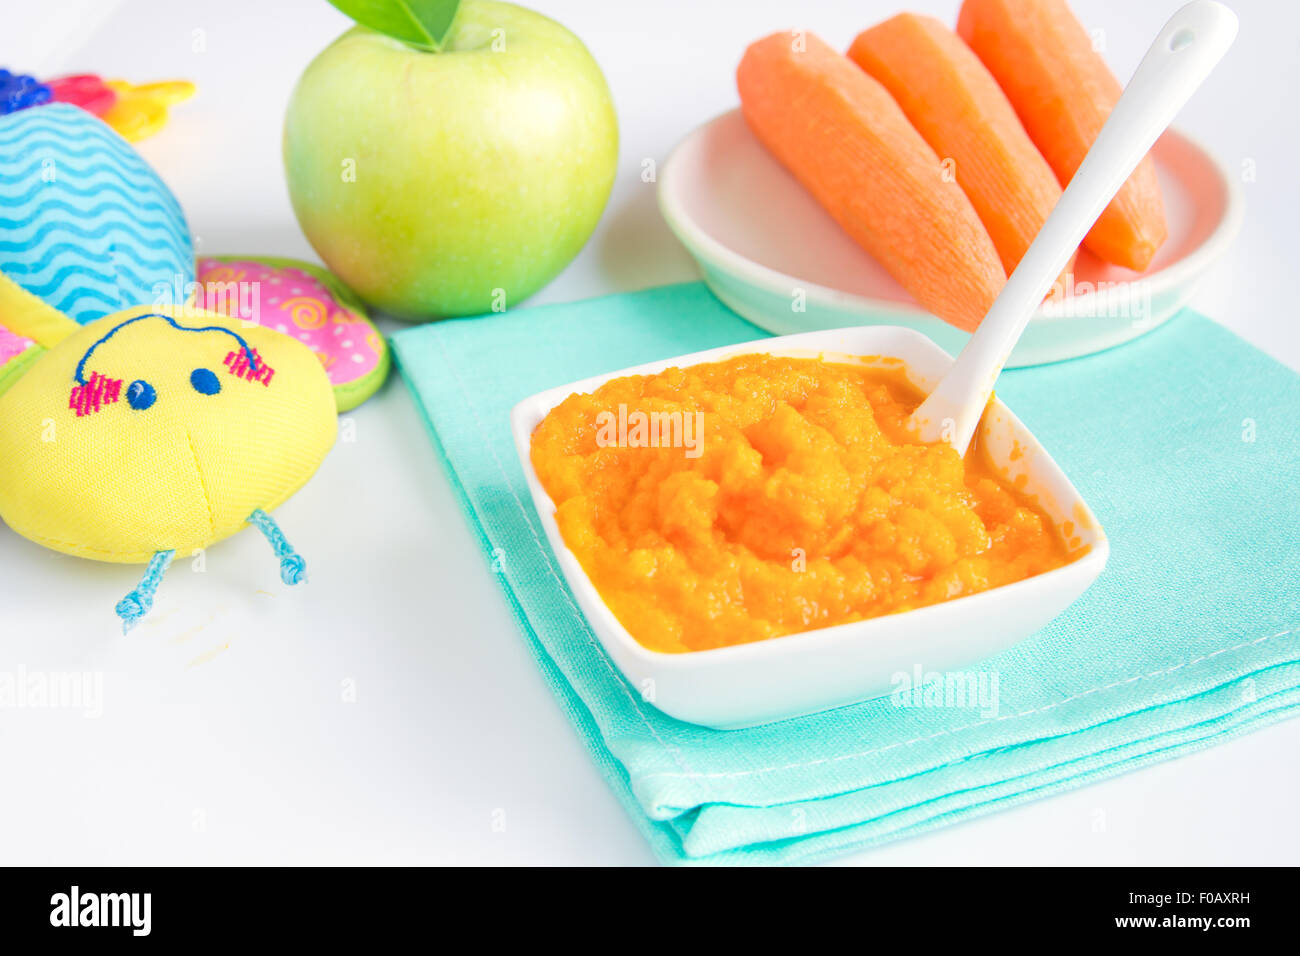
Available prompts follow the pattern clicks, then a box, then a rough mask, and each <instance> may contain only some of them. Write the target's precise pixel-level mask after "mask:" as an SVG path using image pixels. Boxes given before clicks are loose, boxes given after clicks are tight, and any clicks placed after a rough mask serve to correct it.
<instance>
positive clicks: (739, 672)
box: [510, 326, 1110, 730]
mask: <svg viewBox="0 0 1300 956" xmlns="http://www.w3.org/2000/svg"><path fill="white" fill-rule="evenodd" d="M755 352H765V353H769V354H774V355H787V356H804V357H816V356H818V355H825V356H826V357H827V358H832V359H837V360H842V361H853V360H854V358H852V357H855V356H893V357H896V358H899V359H902V360H903V362H904V364H905V366H906V368H907V373H908V377H909V378H910V379H911V380H912V382H913V384H915V385H916V386H918V387H919V388H921V389H922V390H923V391H925V392H929V391H930V389H932V388H933V387H934V386H935V384H936V383H937V382H938V381H939V379H940V378H941V377H942V375H943V373H944V372H945V371H947V369H948V367H949V366H950V365H951V364H952V358H951V357H950V356H949V355H947V354H946V353H944V352H943V350H941V349H940V348H939V347H938V346H936V345H935V344H934V343H933V342H931V341H930V340H929V339H927V338H926V337H925V336H923V335H921V334H919V333H917V332H915V331H912V330H910V329H905V328H899V327H897V326H873V327H868V328H855V329H837V330H830V331H825V332H809V333H805V334H803V335H791V336H785V337H781V338H773V339H766V340H763V341H761V342H749V343H742V344H740V345H732V346H727V347H725V348H720V349H712V350H710V351H707V352H697V353H695V354H693V355H684V356H680V357H678V358H675V359H672V360H670V361H667V362H652V363H650V364H648V365H639V366H637V367H636V368H630V369H623V370H622V371H618V372H611V373H609V374H608V375H601V376H598V377H596V378H589V379H585V380H584V381H581V382H574V383H572V384H570V385H564V386H561V387H559V388H552V389H548V390H547V391H545V392H539V393H538V394H536V395H533V396H531V397H530V398H526V399H524V400H523V401H522V402H520V403H519V404H518V405H516V406H515V408H514V410H513V411H512V412H511V416H510V423H511V428H512V431H513V433H514V438H515V447H516V450H517V451H518V454H519V460H520V462H521V463H522V465H523V468H524V474H525V475H526V476H527V478H528V487H529V490H530V491H531V492H532V496H533V504H534V505H536V507H537V513H538V514H539V515H540V516H541V519H542V526H543V527H544V528H545V529H546V536H547V538H548V539H549V540H550V542H551V548H552V549H553V550H554V552H555V554H556V557H557V558H558V560H559V565H560V569H561V570H562V571H563V573H564V578H565V580H566V581H567V582H568V585H569V589H570V590H571V591H572V592H573V595H574V597H575V598H577V601H578V605H579V606H580V607H581V609H582V612H583V614H584V615H585V616H586V618H587V622H588V624H590V626H591V629H592V631H593V633H594V634H595V635H596V637H597V639H599V641H600V643H601V645H602V646H603V647H604V648H605V651H606V652H607V653H608V654H609V656H610V657H611V658H612V659H613V661H614V663H615V664H616V665H617V666H618V668H619V670H620V671H622V673H623V675H624V676H625V677H626V678H627V679H628V681H630V682H631V684H632V686H633V687H634V688H635V689H636V692H637V693H640V694H643V695H644V696H645V697H646V699H647V700H648V702H649V703H651V704H653V705H654V706H655V707H658V708H659V709H660V710H662V711H663V712H664V713H666V714H669V715H670V716H673V717H676V718H678V719H680V720H685V721H689V722H691V723H696V724H703V725H705V726H707V727H715V728H718V729H724V730H725V729H731V728H735V727H748V726H752V725H754V724H762V723H767V722H769V721H773V720H780V719H782V718H785V717H794V716H798V715H801V714H809V713H816V712H817V711H821V710H828V709H830V708H832V707H839V706H842V705H844V704H850V703H854V702H855V701H860V700H868V699H870V698H872V697H881V696H884V695H886V694H889V693H890V692H891V691H892V690H893V689H894V688H895V677H896V675H899V674H907V675H910V674H912V673H913V672H914V670H915V669H916V668H917V667H918V666H919V667H921V668H922V670H923V671H924V672H925V673H927V674H928V673H930V672H935V671H937V672H940V673H944V672H952V671H959V670H962V669H964V668H966V667H968V666H969V665H971V664H973V663H975V662H976V661H979V660H982V659H984V658H986V657H989V656H991V655H993V654H996V653H998V652H999V651H1002V650H1004V649H1006V648H1008V647H1010V646H1011V645H1013V644H1015V643H1017V642H1019V641H1021V640H1023V639H1024V638H1026V637H1028V636H1029V635H1031V634H1033V633H1034V632H1035V631H1037V630H1038V629H1039V628H1041V627H1043V626H1044V625H1045V624H1047V622H1048V621H1050V620H1051V619H1052V618H1054V617H1056V615H1058V614H1060V613H1061V612H1062V611H1064V610H1065V609H1066V608H1067V607H1069V605H1070V604H1071V603H1073V602H1074V600H1075V599H1076V598H1077V597H1078V596H1079V595H1080V594H1082V593H1083V592H1084V591H1085V590H1086V589H1087V588H1088V586H1089V585H1090V584H1092V582H1093V581H1094V580H1095V579H1096V577H1097V575H1098V574H1100V573H1101V570H1102V568H1103V567H1104V566H1105V564H1106V558H1107V555H1108V554H1109V550H1110V549H1109V545H1108V544H1107V542H1106V535H1105V534H1104V533H1103V532H1102V530H1101V526H1100V525H1099V524H1098V523H1097V520H1096V518H1095V517H1093V514H1092V512H1091V511H1090V510H1089V509H1088V506H1087V505H1086V504H1085V503H1084V501H1083V499H1082V498H1080V497H1079V493H1078V492H1077V491H1076V490H1075V489H1074V486H1073V485H1071V484H1070V481H1069V479H1068V478H1066V477H1065V475H1064V474H1063V473H1062V472H1061V469H1060V468H1059V467H1058V466H1057V464H1056V462H1054V461H1053V460H1052V459H1051V457H1050V456H1049V455H1048V454H1047V452H1046V451H1044V450H1043V448H1042V446H1041V445H1039V444H1038V442H1037V441H1035V440H1034V437H1033V436H1032V435H1030V434H1029V432H1028V431H1027V430H1026V429H1025V426H1024V425H1022V424H1021V423H1020V421H1019V420H1018V419H1017V418H1016V417H1015V416H1014V415H1012V414H1011V412H1010V411H1008V410H1007V408H1006V406H1004V405H1003V404H1002V403H1001V402H1000V401H995V402H994V403H993V406H992V408H991V409H990V411H989V412H988V413H986V414H985V416H984V421H983V423H982V424H981V435H982V439H983V441H984V442H985V447H986V448H987V449H988V450H989V454H990V457H991V459H992V461H993V464H994V466H995V468H997V470H998V471H999V472H1000V473H1002V474H1003V475H1004V477H1007V478H1008V479H1011V480H1014V479H1017V477H1018V476H1020V475H1024V476H1025V485H1024V490H1025V491H1026V492H1027V493H1028V494H1030V495H1033V496H1035V497H1036V499H1037V501H1038V503H1039V505H1040V506H1041V507H1042V508H1043V509H1044V510H1045V511H1046V512H1047V514H1048V515H1049V517H1050V518H1051V519H1052V521H1054V522H1055V523H1056V524H1057V526H1058V527H1062V528H1063V529H1064V528H1068V535H1069V537H1070V539H1071V543H1073V544H1076V545H1078V546H1086V547H1087V548H1088V549H1089V550H1088V552H1087V553H1086V554H1084V555H1083V556H1082V557H1080V558H1079V559H1078V560H1076V561H1074V562H1073V563H1071V564H1067V565H1066V566H1064V567H1062V568H1057V569H1056V570H1054V571H1049V572H1047V573H1046V574H1040V575H1038V576H1036V577H1032V578H1028V579H1026V580H1024V581H1018V582H1016V583H1015V584H1011V585H1007V586H1005V587H1000V588H994V589H993V590H990V591H984V592H982V593H980V594H973V595H970V596H969V597H963V598H958V599H956V600H954V601H947V602H945V603H943V604H936V605H932V606H930V607H924V608H919V609H917V610H915V611H906V612H903V613H900V614H892V615H887V616H885V617H877V618H872V619H871V620H867V621H858V622H855V623H852V624H841V625H837V626H835V627H827V628H821V629H819V630H814V631H806V632H804V633H802V634H791V635H788V636H786V637H778V638H773V639H772V640H767V641H759V642H757V643H753V644H741V645H738V646H735V647H724V648H718V649H715V650H707V651H694V652H689V653H684V654H664V653H660V652H658V651H652V650H649V649H647V648H645V647H643V646H641V645H640V644H638V643H637V641H636V640H635V638H633V637H632V635H631V634H629V633H628V631H627V629H626V628H625V627H623V625H622V624H620V623H619V621H618V619H617V618H616V617H615V616H614V614H613V612H612V611H610V609H609V608H608V607H607V606H606V605H605V602H604V601H603V600H602V599H601V597H600V595H599V594H598V593H597V591H596V588H595V586H594V585H593V584H592V583H591V580H590V579H589V578H588V577H587V574H586V572H585V571H584V570H583V569H582V565H581V564H579V562H578V559H577V557H575V556H574V554H573V552H572V551H570V550H569V548H568V546H567V545H565V543H564V539H563V538H562V537H561V536H560V530H559V527H558V526H557V525H556V522H555V505H554V503H553V502H552V501H551V499H550V496H549V495H547V493H546V491H545V489H543V488H542V485H541V482H540V481H538V479H537V473H536V471H534V469H533V464H532V459H531V457H530V455H529V445H530V442H531V439H532V434H533V431H534V429H536V428H537V426H538V424H540V423H541V421H542V419H543V418H545V417H546V415H547V413H548V412H550V410H551V409H552V408H554V407H555V406H556V405H558V404H559V403H560V402H562V401H563V400H564V399H565V398H567V397H568V396H569V395H571V394H573V393H574V392H591V391H594V390H595V389H597V388H599V387H600V386H601V385H602V384H604V383H605V382H607V381H608V380H609V379H611V378H617V377H619V376H623V375H650V374H654V373H656V372H661V371H663V370H664V369H665V368H669V367H670V366H674V365H676V366H687V365H695V364H698V363H700V362H718V361H722V360H725V359H728V358H731V357H732V356H735V355H744V354H751V353H755ZM1067 523H1068V525H1067ZM1075 538H1077V539H1078V540H1077V542H1076V541H1074V540H1073V539H1075Z"/></svg>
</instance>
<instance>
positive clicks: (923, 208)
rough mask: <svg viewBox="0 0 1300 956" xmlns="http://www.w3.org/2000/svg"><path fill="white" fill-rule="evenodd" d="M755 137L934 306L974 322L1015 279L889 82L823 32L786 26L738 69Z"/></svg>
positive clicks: (954, 319)
mask: <svg viewBox="0 0 1300 956" xmlns="http://www.w3.org/2000/svg"><path fill="white" fill-rule="evenodd" d="M736 84H737V86H738V87H739V89H740V103H741V107H742V109H743V112H744V115H745V119H746V121H747V122H748V123H749V127H750V129H752V130H753V131H754V135H755V136H757V137H758V139H759V140H760V141H761V142H762V143H763V145H764V146H766V147H767V148H768V150H769V151H770V152H771V153H772V154H773V155H774V156H775V157H776V158H777V159H778V160H779V161H780V162H781V163H782V164H783V165H784V166H785V167H786V168H787V169H788V170H790V172H791V173H792V174H793V175H794V176H795V178H796V179H798V180H799V182H801V183H802V184H803V185H804V187H805V188H806V189H807V190H808V191H809V192H810V193H812V195H813V196H814V197H815V198H816V199H817V201H818V202H819V203H821V205H822V206H823V208H825V209H826V211H827V212H829V213H830V214H831V215H832V216H833V217H834V218H835V220H836V221H837V222H838V223H839V224H840V225H841V226H842V227H843V228H844V230H845V231H846V232H848V234H849V235H850V236H852V237H853V239H854V240H856V241H857V242H858V243H859V244H860V245H861V246H862V247H863V248H864V249H866V250H867V252H869V253H871V255H872V256H874V257H875V258H876V259H877V260H879V261H880V263H881V264H882V265H883V266H884V267H885V268H886V269H887V270H889V273H890V274H891V275H893V276H894V278H895V279H897V280H898V282H899V283H900V284H901V285H902V286H903V288H905V289H906V290H907V291H908V292H909V293H911V294H912V296H913V297H914V298H915V299H916V300H917V302H919V303H920V304H921V305H922V306H924V307H925V308H926V309H927V310H929V311H930V312H933V313H934V314H935V315H937V316H939V317H940V318H942V319H945V320H947V321H948V322H951V323H952V324H953V325H956V326H958V327H959V328H962V329H966V330H968V331H969V330H972V329H974V328H975V327H976V326H977V325H979V322H980V319H982V318H983V317H984V313H985V312H987V311H988V308H989V306H990V305H992V303H993V300H994V298H996V297H997V294H998V292H999V290H1001V288H1002V286H1003V284H1004V283H1005V282H1006V273H1005V272H1004V271H1003V269H1002V263H1001V261H1000V260H999V259H998V254H997V250H996V249H995V248H994V246H993V240H992V239H990V238H989V234H988V230H987V229H985V228H984V224H983V223H981V222H980V219H979V216H978V215H977V214H976V212H975V209H974V207H973V206H972V205H971V203H970V200H969V199H968V198H967V197H966V194H965V193H964V192H962V189H961V186H959V185H958V184H957V183H956V182H953V181H952V177H950V176H945V175H944V169H943V166H942V164H941V162H940V160H939V157H938V155H936V153H935V151H934V150H933V149H931V148H930V146H929V145H928V144H927V143H926V142H925V140H924V139H922V138H921V134H920V133H918V132H917V131H916V130H915V129H914V128H913V127H912V124H911V123H909V122H908V121H907V117H906V116H904V115H903V111H902V110H901V109H899V106H898V104H897V103H895V102H894V99H893V97H891V96H890V95H889V92H888V91H887V90H886V89H885V88H884V87H883V86H881V85H880V84H879V83H877V82H876V81H875V80H873V79H872V78H871V77H869V76H868V75H867V74H866V73H864V72H863V71H862V70H860V69H858V68H857V67H856V66H854V65H853V63H852V62H850V61H849V59H848V58H847V57H845V56H842V55H841V54H839V53H837V52H836V51H835V50H833V49H831V48H830V47H829V46H827V45H826V44H825V43H824V42H823V41H822V40H821V39H819V38H818V37H816V36H813V35H812V34H810V33H809V34H805V33H788V32H787V33H775V34H772V35H771V36H769V37H765V38H764V39H762V40H759V41H758V42H756V43H754V44H752V45H751V46H750V47H749V49H748V50H746V51H745V56H744V58H743V59H742V60H741V61H740V68H739V69H738V70H737V71H736Z"/></svg>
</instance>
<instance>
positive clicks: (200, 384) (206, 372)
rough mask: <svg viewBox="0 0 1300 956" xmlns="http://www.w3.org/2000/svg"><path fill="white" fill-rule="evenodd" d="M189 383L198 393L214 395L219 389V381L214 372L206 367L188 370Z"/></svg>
mask: <svg viewBox="0 0 1300 956" xmlns="http://www.w3.org/2000/svg"><path fill="white" fill-rule="evenodd" d="M190 384H191V385H193V386H194V391H196V392H198V393H199V394H200V395H215V394H217V392H219V391H221V382H220V380H219V379H218V378H217V375H216V373H215V372H213V371H212V370H211V369H207V368H196V369H195V370H194V371H192V372H190Z"/></svg>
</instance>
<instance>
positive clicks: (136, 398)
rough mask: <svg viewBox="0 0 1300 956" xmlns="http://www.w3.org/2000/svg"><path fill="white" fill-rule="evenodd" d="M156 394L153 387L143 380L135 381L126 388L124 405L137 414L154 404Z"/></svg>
mask: <svg viewBox="0 0 1300 956" xmlns="http://www.w3.org/2000/svg"><path fill="white" fill-rule="evenodd" d="M157 397H158V393H157V392H155V391H154V390H153V386H152V385H150V384H149V383H148V382H146V381H144V380H143V379H138V378H137V379H136V380H135V381H134V382H132V383H131V384H130V385H128V386H127V387H126V403H127V404H128V405H130V406H131V407H132V408H134V409H135V410H136V411H137V412H142V411H144V410H145V409H146V408H148V407H149V406H150V405H152V404H153V403H154V399H156V398H157Z"/></svg>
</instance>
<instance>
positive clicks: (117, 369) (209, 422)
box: [0, 307, 338, 562]
mask: <svg viewBox="0 0 1300 956" xmlns="http://www.w3.org/2000/svg"><path fill="white" fill-rule="evenodd" d="M337 427H338V425H337V417H336V411H335V400H334V394H333V392H332V390H331V387H330V383H329V380H328V378H327V377H326V374H325V372H324V370H323V369H322V368H321V364H320V362H319V360H318V359H317V358H316V356H315V355H313V354H312V352H311V351H310V350H309V349H308V348H306V347H305V346H303V345H302V344H300V343H299V342H296V341H294V340H293V339H292V338H290V337H289V336H286V335H283V334H281V333H279V332H276V331H273V330H269V329H263V328H261V327H258V326H246V324H245V323H242V322H239V321H238V320H232V319H229V318H227V317H225V316H222V315H218V314H216V313H211V312H203V311H199V310H194V309H187V310H183V311H182V310H166V309H156V308H154V307H140V308H136V309H129V310H127V311H125V312H119V313H117V314H115V315H110V316H106V317H104V318H102V319H99V320H98V321H95V322H92V323H90V324H89V325H86V326H84V327H82V328H81V329H80V330H78V331H77V332H75V333H74V334H72V335H70V336H69V337H68V338H67V339H65V340H64V341H63V342H61V343H59V345H57V346H56V347H55V348H53V349H52V350H51V351H50V352H49V353H48V354H47V355H45V356H44V357H42V358H41V359H40V360H39V361H38V362H36V363H35V365H34V366H33V367H32V368H31V369H30V370H29V371H28V372H27V373H26V374H25V375H23V377H22V378H21V379H19V381H18V382H17V383H16V384H14V385H13V387H11V388H10V389H9V390H8V391H6V392H5V393H4V394H3V395H0V517H2V518H3V519H4V520H5V522H6V523H8V524H9V525H10V527H12V528H13V530H15V531H17V532H18V533H19V534H21V535H24V536H25V537H27V538H30V539H32V540H33V541H36V542H38V543H39V544H42V545H45V546H46V547H48V548H53V549H54V550H56V551H63V552H66V553H68V554H74V555H77V556H79V557H84V558H94V559H96V560H100V561H121V562H145V561H148V560H149V559H150V558H151V557H152V556H153V555H154V553H155V552H158V551H165V550H169V549H174V550H176V551H177V552H178V553H179V554H181V555H188V554H189V553H191V552H192V551H193V550H194V549H197V548H203V547H206V546H208V545H209V544H212V543H213V542H215V541H219V540H220V539H222V538H224V537H226V536H228V535H230V534H233V533H234V532H236V531H238V530H240V529H241V528H242V527H244V525H245V522H246V521H247V520H248V518H249V515H250V514H251V513H252V512H253V511H254V510H255V509H259V508H260V509H263V510H265V511H270V510H272V509H273V508H275V507H276V506H277V505H279V504H280V503H281V502H283V501H284V500H285V499H286V498H288V497H289V496H290V495H291V494H293V492H295V491H296V490H297V489H298V488H299V487H301V486H302V484H303V483H304V482H305V481H306V480H307V479H308V478H309V477H310V476H311V475H312V473H313V472H314V471H315V470H316V467H317V466H318V465H319V464H320V462H321V460H322V459H323V458H324V457H325V453H326V452H327V451H328V450H329V448H330V446H331V445H332V444H333V442H334V436H335V433H336V431H337Z"/></svg>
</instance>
